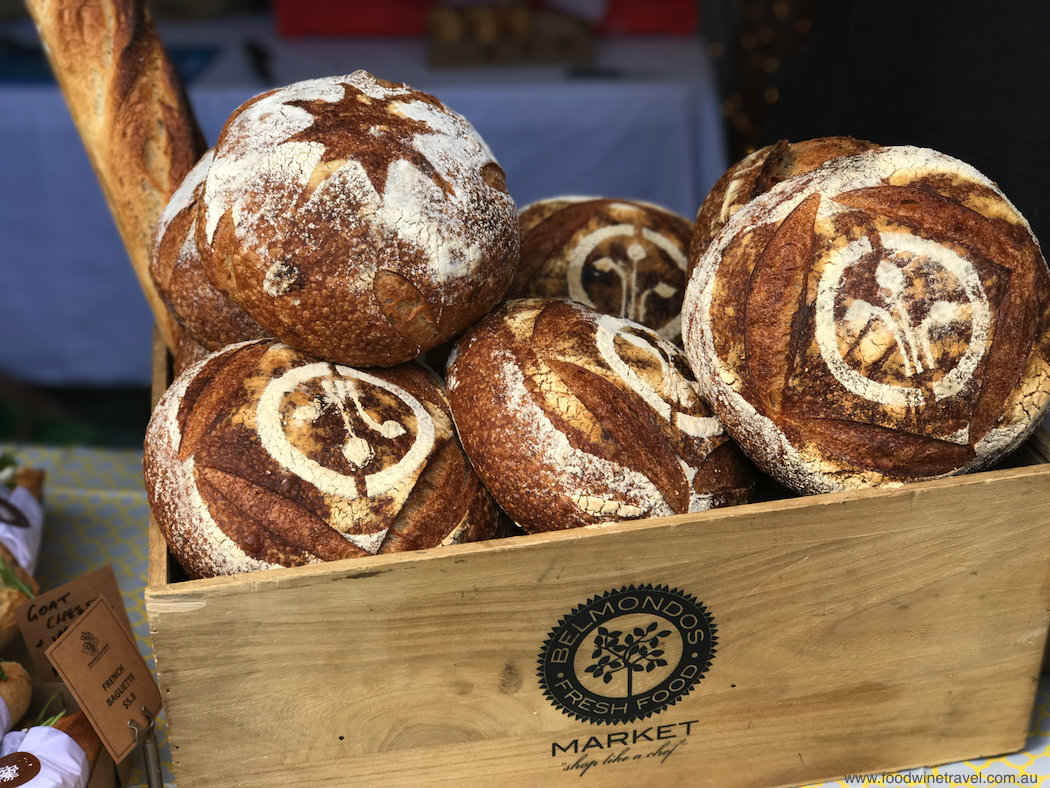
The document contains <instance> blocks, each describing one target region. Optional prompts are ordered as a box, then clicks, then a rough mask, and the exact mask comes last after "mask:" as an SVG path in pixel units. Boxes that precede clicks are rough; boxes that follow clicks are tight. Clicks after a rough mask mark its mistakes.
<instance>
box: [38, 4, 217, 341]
mask: <svg viewBox="0 0 1050 788" xmlns="http://www.w3.org/2000/svg"><path fill="white" fill-rule="evenodd" d="M26 5H27V7H28V9H29V12H30V14H31V15H32V17H33V20H34V22H35V23H36V27H37V30H38V31H39V33H40V38H41V40H42V41H43V43H44V45H45V46H44V51H45V52H46V53H47V55H48V59H49V60H50V62H51V68H52V70H53V71H54V73H55V77H56V79H57V80H58V84H59V85H60V86H61V88H62V92H63V94H64V95H65V98H66V103H67V105H68V106H69V111H70V114H71V115H72V116H73V121H74V123H75V124H76V126H77V130H78V131H79V132H80V137H81V139H82V140H83V142H84V147H85V148H86V149H87V153H88V157H89V158H90V160H91V163H92V165H93V166H94V168H95V173H96V175H97V176H98V179H99V183H100V184H101V186H102V191H103V193H104V194H105V196H106V200H107V202H108V203H109V207H110V209H111V211H112V212H113V217H114V219H115V220H116V224H117V228H118V230H119V231H120V235H121V237H122V238H123V240H124V245H125V247H126V248H127V252H128V256H129V257H130V258H131V263H132V266H133V267H134V269H135V273H136V274H137V276H138V279H139V282H140V284H141V285H142V289H143V292H144V293H145V295H146V298H147V300H148V301H149V304H150V307H151V308H152V309H153V313H154V315H155V316H156V320H157V324H158V326H159V327H160V329H161V335H162V336H163V337H164V341H165V342H166V343H167V344H168V347H170V348H173V347H174V345H175V334H176V333H177V329H176V327H175V325H174V322H173V321H172V319H171V317H170V315H169V314H168V312H167V309H166V308H165V306H164V303H163V301H162V300H161V299H160V296H159V295H158V294H157V291H156V288H155V287H154V286H153V282H152V280H151V278H150V276H149V258H148V248H149V241H150V237H151V235H152V234H153V228H154V226H155V225H156V223H157V219H158V217H159V216H160V213H161V211H162V210H163V208H164V206H165V204H167V202H168V200H169V199H170V197H171V195H172V194H173V193H174V192H175V189H176V188H177V187H178V185H179V184H180V183H181V182H182V179H183V178H184V177H185V176H186V173H188V172H189V171H190V168H191V167H192V166H193V164H194V162H196V161H197V159H199V158H200V156H201V154H203V153H204V150H205V147H206V145H205V143H204V138H203V136H202V135H201V133H200V130H199V128H198V126H197V122H196V120H195V118H194V116H193V113H192V111H191V109H190V106H189V102H188V101H187V99H186V94H185V91H184V90H183V86H182V83H181V80H180V78H179V76H178V73H177V72H176V71H175V69H174V67H173V66H172V64H171V61H170V59H169V58H168V56H167V54H166V53H165V51H164V47H163V46H162V44H161V41H160V39H159V38H158V36H157V32H156V30H155V29H154V27H153V23H152V21H151V19H150V16H149V13H148V11H147V10H146V8H145V5H144V3H143V2H142V0H87V1H86V2H85V1H84V0H27V3H26Z"/></svg>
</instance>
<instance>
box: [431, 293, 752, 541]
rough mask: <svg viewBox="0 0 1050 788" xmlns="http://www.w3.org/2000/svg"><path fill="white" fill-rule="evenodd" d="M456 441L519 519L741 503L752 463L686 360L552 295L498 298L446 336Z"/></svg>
mask: <svg viewBox="0 0 1050 788" xmlns="http://www.w3.org/2000/svg"><path fill="white" fill-rule="evenodd" d="M447 382H448V392H449V402H450V403H451V405H452V413H453V415H454V417H455V421H456V428H457V429H458V431H459V434H460V438H461V440H462V441H463V446H464V448H465V449H466V451H467V455H468V456H469V457H470V459H471V461H472V462H473V464H474V467H475V469H476V470H477V472H478V474H479V475H480V476H481V478H482V480H483V481H484V482H485V485H486V486H487V487H488V488H489V490H490V491H491V492H492V494H493V496H494V497H495V498H496V500H497V502H498V503H499V504H500V505H501V506H502V507H503V509H504V510H505V511H506V512H507V514H509V515H510V516H511V518H513V519H514V521H515V522H517V523H518V525H520V526H521V527H522V528H523V529H525V530H526V531H529V532H537V531H550V530H556V529H563V528H572V527H576V526H582V525H589V524H593V523H600V522H606V521H610V520H625V519H634V518H642V517H658V516H661V515H671V514H682V513H685V512H697V511H701V510H704V509H709V508H712V507H717V506H726V505H730V504H736V503H743V502H746V501H747V500H748V499H749V497H750V495H751V490H752V486H753V478H752V475H751V466H750V464H749V463H748V462H747V461H746V459H745V458H744V457H743V455H742V454H741V453H740V450H739V449H738V448H737V447H736V445H735V444H734V443H733V442H732V441H731V440H730V439H729V438H728V437H727V436H726V434H725V433H724V432H723V430H722V426H721V425H720V424H719V423H718V420H717V419H716V418H714V416H713V415H712V413H711V411H710V409H709V408H708V406H707V405H706V403H705V402H704V401H703V400H702V399H701V397H700V392H699V389H698V387H697V385H696V382H695V380H694V378H693V375H692V372H691V371H690V369H689V366H688V364H687V363H686V359H685V356H684V355H683V354H682V352H681V351H680V350H679V349H678V348H676V347H675V346H674V345H671V344H670V343H668V342H666V341H664V340H663V339H661V338H660V336H659V335H658V334H656V333H655V332H654V331H652V330H651V329H649V328H646V327H645V326H642V325H639V324H637V323H633V322H631V321H628V320H624V319H623V318H618V317H613V316H611V315H605V314H602V313H600V312H597V311H595V310H593V309H591V308H590V307H587V306H584V305H582V304H578V303H575V302H572V301H568V300H560V299H519V300H515V301H509V302H507V303H506V304H504V305H503V306H501V307H500V308H498V309H497V310H495V311H494V312H492V313H491V314H489V315H488V316H487V317H485V318H484V319H483V320H481V321H480V322H479V323H478V324H477V325H475V326H474V327H473V328H471V329H470V330H469V331H468V332H467V333H466V334H464V336H463V337H462V338H461V339H460V340H459V342H458V343H457V344H456V347H455V349H454V351H453V354H452V357H451V358H450V359H449V363H448V368H447Z"/></svg>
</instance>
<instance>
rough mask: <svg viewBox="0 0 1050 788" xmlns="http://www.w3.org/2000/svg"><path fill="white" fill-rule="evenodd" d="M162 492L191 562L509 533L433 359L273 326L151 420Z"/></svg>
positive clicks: (248, 560) (234, 569)
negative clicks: (337, 351)
mask: <svg viewBox="0 0 1050 788" xmlns="http://www.w3.org/2000/svg"><path fill="white" fill-rule="evenodd" d="M143 474H144V477H145V481H146V489H147V491H148V493H149V500H150V507H151V510H152V512H153V516H154V518H155V519H156V521H157V524H158V526H159V527H160V530H161V531H162V532H163V533H164V536H165V537H166V539H167V542H168V545H169V547H170V549H171V552H172V554H173V555H174V556H175V558H176V559H178V561H179V563H180V564H182V566H183V567H184V568H185V569H186V571H187V572H188V573H189V574H190V576H191V577H211V576H215V575H227V574H234V573H238V572H246V571H251V570H257V569H267V568H271V567H278V566H297V565H301V564H308V563H317V562H320V561H329V560H335V559H339V558H353V557H356V556H367V555H372V554H376V553H386V552H393V551H401V550H414V549H420V548H425V547H435V546H437V545H441V544H450V543H455V542H463V541H472V540H477V539H487V538H493V537H497V536H501V535H503V533H504V530H505V528H504V525H503V521H502V519H501V517H500V515H499V512H498V509H497V508H496V506H495V504H494V503H493V501H492V498H491V496H490V495H489V494H488V492H487V491H486V490H485V489H484V487H482V486H481V483H480V482H479V480H478V477H477V475H476V474H475V473H474V472H473V470H472V469H471V467H470V463H469V462H468V461H467V459H466V457H465V455H464V454H463V450H462V447H461V446H460V445H459V442H458V440H457V438H456V435H455V431H454V428H453V425H452V417H451V414H450V412H449V410H448V403H447V400H446V398H445V395H444V392H443V389H442V386H441V381H440V379H439V378H438V377H437V376H436V375H434V373H433V372H431V371H430V370H427V369H426V368H424V367H422V366H421V365H418V364H415V363H408V364H403V365H399V366H396V367H391V368H387V369H372V370H368V371H364V370H357V369H352V368H350V367H345V366H340V365H337V364H333V363H330V362H326V361H320V360H318V359H316V358H313V357H311V356H307V355H306V354H304V353H302V352H300V351H297V350H294V349H293V348H290V347H288V346H287V345H282V344H279V343H276V342H273V341H272V340H258V341H254V342H248V343H242V344H238V345H230V346H229V347H227V348H224V349H223V350H220V351H218V352H216V353H213V354H212V355H210V356H208V357H207V358H206V359H204V360H203V361H201V362H200V363H198V364H197V365H196V366H194V367H191V368H190V369H188V370H187V371H186V372H185V373H184V374H183V375H181V376H180V377H179V378H177V379H176V380H175V382H174V383H173V384H172V385H171V387H170V388H169V389H168V391H167V392H166V393H165V394H164V396H163V397H162V398H161V400H160V402H159V403H158V405H157V408H156V410H155V411H154V414H153V417H152V419H151V420H150V423H149V427H148V428H147V432H146V439H145V444H144V456H143Z"/></svg>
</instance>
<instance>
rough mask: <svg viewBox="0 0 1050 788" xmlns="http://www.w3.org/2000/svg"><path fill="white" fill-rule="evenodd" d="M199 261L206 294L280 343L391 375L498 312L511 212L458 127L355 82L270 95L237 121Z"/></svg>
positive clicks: (411, 101)
mask: <svg viewBox="0 0 1050 788" xmlns="http://www.w3.org/2000/svg"><path fill="white" fill-rule="evenodd" d="M197 248H198V249H199V250H200V253H201V257H202V259H203V262H204V269H205V272H206V273H207V275H208V278H209V279H210V280H211V281H212V283H213V284H214V285H215V286H216V287H217V288H218V289H219V290H220V291H221V292H223V293H225V294H226V295H227V296H229V297H230V298H231V299H233V300H234V301H235V302H237V304H239V305H240V306H241V307H242V308H243V309H244V311H245V312H247V313H248V314H249V315H251V316H252V317H253V318H254V319H255V320H256V321H258V323H259V324H260V325H262V326H263V327H264V328H265V329H266V330H267V331H268V332H269V333H270V334H271V335H272V336H274V337H276V338H278V339H279V340H281V341H282V342H285V343H286V344H288V345H291V346H292V347H296V348H298V349H300V350H302V351H304V352H307V353H310V354H312V355H315V356H318V357H320V358H325V359H328V360H330V361H335V362H339V363H345V364H351V365H355V366H390V365H394V364H398V363H401V362H404V361H408V360H410V359H413V358H415V357H416V356H418V355H419V354H421V353H423V352H425V351H427V350H429V349H431V348H433V347H436V346H437V345H439V344H441V343H442V342H445V341H446V340H448V339H450V338H452V337H453V336H455V335H457V334H459V333H460V332H461V331H463V330H464V329H465V328H466V327H467V326H469V325H471V324H472V323H474V322H475V321H476V320H477V319H478V318H480V317H481V316H482V315H484V314H485V313H486V312H487V311H488V310H489V309H491V308H492V307H493V306H494V305H495V304H497V303H498V302H499V301H500V299H502V297H503V295H504V293H506V290H507V288H508V287H509V286H510V282H511V278H512V277H513V275H514V270H515V267H516V266H517V263H518V223H517V212H516V210H515V206H514V201H513V199H512V198H511V196H510V194H509V193H508V191H507V187H506V183H505V181H504V177H503V171H502V170H501V169H500V167H499V165H498V164H497V163H496V161H495V159H494V158H493V156H492V152H491V151H490V150H489V148H488V146H487V145H486V144H485V143H484V141H483V140H482V139H481V138H480V137H479V136H478V134H477V132H475V131H474V129H473V127H472V126H471V125H470V124H469V123H468V122H467V121H466V120H465V119H464V118H463V117H462V116H460V115H458V114H456V113H454V112H452V111H451V110H449V109H448V108H447V107H445V106H444V105H443V104H442V103H441V102H439V101H438V100H437V99H435V98H434V97H433V96H429V95H427V94H426V93H421V92H420V91H417V90H413V89H412V88H410V87H408V86H406V85H395V84H393V83H390V82H385V81H383V80H378V79H376V78H375V77H373V76H372V75H370V74H367V73H365V72H363V71H358V72H356V73H354V74H350V75H348V76H339V77H330V78H324V79H316V80H309V81H307V82H301V83H298V84H295V85H289V86H287V87H285V88H281V89H279V90H274V91H270V92H269V93H265V94H263V95H261V96H258V97H256V98H254V99H252V100H251V101H249V102H247V103H245V104H244V105H243V106H241V107H240V108H239V109H237V110H236V111H235V112H234V113H233V114H232V115H231V116H230V118H229V120H228V121H227V122H226V125H225V126H224V127H223V130H222V132H221V134H220V135H219V140H218V142H217V143H216V145H215V156H214V159H213V160H212V164H211V167H210V169H209V171H208V175H207V178H206V180H205V187H204V198H203V199H202V200H201V202H200V208H199V210H198V217H197Z"/></svg>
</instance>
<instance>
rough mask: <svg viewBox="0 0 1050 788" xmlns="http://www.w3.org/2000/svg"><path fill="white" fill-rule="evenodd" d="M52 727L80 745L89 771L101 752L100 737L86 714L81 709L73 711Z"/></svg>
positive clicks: (92, 768) (93, 766)
mask: <svg viewBox="0 0 1050 788" xmlns="http://www.w3.org/2000/svg"><path fill="white" fill-rule="evenodd" d="M53 727H54V728H55V730H59V731H62V732H63V733H64V734H66V735H67V736H69V737H70V738H71V739H72V740H73V741H75V742H76V743H77V744H79V745H80V748H81V749H82V750H83V751H84V755H85V756H86V757H87V762H88V769H89V772H90V771H92V770H94V768H95V764H97V763H98V757H99V756H100V755H101V754H102V739H100V738H99V736H98V733H96V732H95V728H94V727H93V726H92V725H91V721H90V720H89V719H88V718H87V715H86V714H84V712H82V711H75V712H73V713H72V714H67V715H66V716H64V717H62V718H61V719H59V720H58V721H57V722H55V724H54V726H53Z"/></svg>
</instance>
